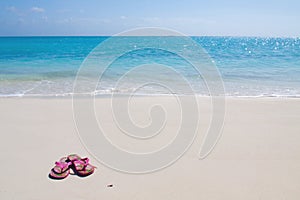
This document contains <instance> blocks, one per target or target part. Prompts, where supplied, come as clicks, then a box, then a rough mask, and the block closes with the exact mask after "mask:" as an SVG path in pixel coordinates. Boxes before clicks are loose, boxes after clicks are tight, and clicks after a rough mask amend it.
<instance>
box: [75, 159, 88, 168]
mask: <svg viewBox="0 0 300 200" xmlns="http://www.w3.org/2000/svg"><path fill="white" fill-rule="evenodd" d="M89 161H90V160H89V159H88V158H83V159H81V160H75V161H74V164H76V163H78V164H79V165H83V168H82V170H85V168H86V166H88V165H89Z"/></svg>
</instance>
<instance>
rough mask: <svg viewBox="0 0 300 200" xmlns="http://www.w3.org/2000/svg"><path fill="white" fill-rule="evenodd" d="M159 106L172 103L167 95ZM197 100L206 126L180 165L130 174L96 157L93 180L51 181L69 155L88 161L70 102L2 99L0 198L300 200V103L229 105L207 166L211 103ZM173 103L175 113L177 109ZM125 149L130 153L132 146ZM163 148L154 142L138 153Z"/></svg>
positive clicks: (100, 104)
mask: <svg viewBox="0 0 300 200" xmlns="http://www.w3.org/2000/svg"><path fill="white" fill-rule="evenodd" d="M153 98H154V97H140V98H139V100H137V101H138V102H139V103H137V105H139V106H138V107H137V109H135V111H136V114H137V116H139V115H141V116H142V115H143V114H144V111H143V109H142V107H143V105H144V104H147V103H149V102H151V101H152V100H153ZM156 98H157V97H156ZM156 100H157V99H156ZM158 100H159V101H162V102H165V103H167V104H168V102H169V99H168V97H160V98H158ZM107 101H108V100H107V99H100V98H99V99H97V106H96V107H97V108H98V110H100V111H103V112H104V111H105V110H106V106H105V105H106V103H107ZM199 102H200V106H202V108H203V110H202V112H201V115H202V116H203V118H202V121H201V124H202V125H203V127H202V128H201V127H200V130H199V136H198V137H197V138H196V141H195V142H194V144H193V145H192V147H191V148H190V150H189V151H188V152H187V153H186V154H185V155H184V156H183V157H182V158H181V159H180V160H179V161H178V162H176V163H175V164H174V165H172V166H170V167H168V168H166V169H164V170H161V171H158V172H155V173H150V174H144V175H131V174H125V173H120V172H116V171H114V170H111V169H110V168H107V167H105V166H104V165H101V164H99V163H98V162H97V161H96V160H94V159H93V158H92V159H91V162H92V163H93V164H95V165H96V166H97V167H98V169H97V170H96V172H95V173H94V174H93V175H91V176H89V177H87V178H79V177H76V176H69V177H68V178H66V179H65V180H63V181H56V180H51V179H49V178H48V176H47V175H48V173H49V170H50V169H51V168H52V167H53V163H54V161H55V160H57V159H59V158H60V157H62V156H64V155H67V154H69V153H78V154H80V155H82V156H89V157H90V155H89V154H88V152H87V151H86V150H85V148H83V146H82V144H81V143H80V141H79V139H78V136H77V133H76V129H75V125H74V121H73V116H72V105H71V100H70V99H38V98H37V99H29V98H2V99H0V111H1V114H0V127H1V140H0V155H1V165H0V171H1V172H2V174H1V178H0V199H1V200H2V199H3V200H7V199H26V200H27V199H28V200H29V199H30V200H34V199H43V200H47V199H49V200H50V199H51V200H53V199H72V200H76V199H99V200H100V199H130V200H132V199H151V200H153V199H173V200H174V199H189V200H191V199H208V200H210V199H231V200H232V199H243V200H244V199H269V200H270V199H271V200H276V199H289V200H291V199H295V200H298V199H300V100H299V99H275V98H268V99H263V98H258V99H254V98H252V99H246V98H245V99H244V98H229V99H227V101H226V104H227V107H226V110H227V113H226V121H225V125H224V129H223V135H222V137H221V139H220V141H219V143H218V144H217V146H216V148H215V149H214V151H213V152H212V154H210V156H209V157H207V158H206V159H205V160H199V159H198V158H197V155H198V151H199V147H200V144H201V143H202V139H203V134H202V133H203V131H204V130H205V129H206V128H207V127H206V126H207V125H208V122H209V120H208V116H209V114H210V110H209V109H208V108H207V107H206V104H207V102H208V100H207V99H206V98H201V99H200V100H199ZM168 105H169V106H170V107H171V109H172V106H173V104H172V103H170V104H168ZM172 110H174V112H176V108H174V109H172ZM105 112H106V111H105ZM110 114H111V113H110V112H108V113H107V116H108V118H107V120H106V122H105V123H104V124H103V126H104V127H105V128H106V131H107V134H110V135H111V138H112V139H115V140H118V138H119V140H120V136H118V135H117V133H116V132H115V131H114V130H115V129H114V127H113V124H111V122H110V117H109V115H110ZM170 116H172V113H171V114H170ZM173 129H174V130H175V129H176V123H170V127H169V129H168V130H167V132H168V133H170V134H171V133H172V130H173ZM114 134H115V135H114ZM167 135H168V134H167ZM168 137H169V136H165V138H164V139H163V138H162V140H160V141H164V140H168ZM116 143H118V141H116ZM120 145H121V146H122V145H123V147H124V148H131V147H132V144H130V143H125V144H120ZM159 145H161V144H160V143H159V142H158V143H156V142H154V143H152V144H150V146H145V145H140V146H139V145H137V146H136V148H141V150H145V149H147V148H150V147H155V148H157V147H158V146H159ZM143 148H145V149H143ZM108 184H113V187H111V188H109V187H107V185H108Z"/></svg>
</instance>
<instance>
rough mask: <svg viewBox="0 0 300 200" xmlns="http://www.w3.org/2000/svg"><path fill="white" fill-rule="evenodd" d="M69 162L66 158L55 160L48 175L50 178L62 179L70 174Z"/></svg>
mask: <svg viewBox="0 0 300 200" xmlns="http://www.w3.org/2000/svg"><path fill="white" fill-rule="evenodd" d="M71 164H72V163H71V162H67V158H66V157H64V158H61V159H60V160H59V161H57V162H55V166H54V167H53V168H52V169H51V171H50V173H49V177H50V178H52V179H64V178H66V177H67V176H68V175H69V174H70V165H71Z"/></svg>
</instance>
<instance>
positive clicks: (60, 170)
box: [49, 154, 96, 179]
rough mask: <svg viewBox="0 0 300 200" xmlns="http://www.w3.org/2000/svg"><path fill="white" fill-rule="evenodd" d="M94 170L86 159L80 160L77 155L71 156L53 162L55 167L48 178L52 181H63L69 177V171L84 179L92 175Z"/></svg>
mask: <svg viewBox="0 0 300 200" xmlns="http://www.w3.org/2000/svg"><path fill="white" fill-rule="evenodd" d="M95 168H96V167H95V166H93V165H91V164H90V163H89V159H88V158H81V157H80V156H78V155H77V154H71V155H69V156H67V157H63V158H61V159H60V160H59V161H57V162H55V166H54V167H53V168H52V169H51V171H50V173H49V177H50V178H52V179H64V178H66V177H67V176H69V174H70V170H72V171H73V172H74V174H76V175H78V176H80V177H85V176H89V175H91V174H92V173H94V171H95Z"/></svg>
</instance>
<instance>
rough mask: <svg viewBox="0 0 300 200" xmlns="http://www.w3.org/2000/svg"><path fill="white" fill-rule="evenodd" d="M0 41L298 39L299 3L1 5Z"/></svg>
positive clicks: (19, 1)
mask: <svg viewBox="0 0 300 200" xmlns="http://www.w3.org/2000/svg"><path fill="white" fill-rule="evenodd" d="M0 10H1V11H0V35H2V36H3V35H8V36H10V35H113V34H116V33H118V32H120V31H124V30H127V29H131V28H137V27H145V26H146V27H147V26H155V27H166V28H171V29H175V30H178V31H180V32H182V33H184V34H187V35H217V36H223V35H227V36H285V37H287V36H292V37H299V36H300V0H280V1H279V0H246V1H244V0H187V1H184V0H127V1H125V0H123V1H121V0H120V1H116V0H107V1H103V0H98V1H97V0H2V1H0Z"/></svg>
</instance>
